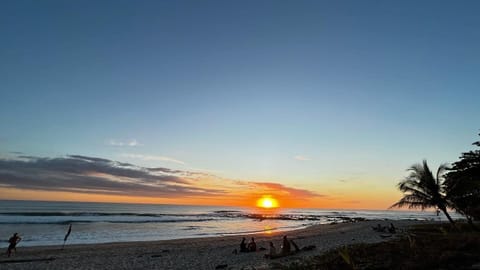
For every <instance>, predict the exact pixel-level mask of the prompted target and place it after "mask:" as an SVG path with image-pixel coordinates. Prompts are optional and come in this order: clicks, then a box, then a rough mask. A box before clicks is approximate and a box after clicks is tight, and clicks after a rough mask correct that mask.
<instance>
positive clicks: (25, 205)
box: [0, 200, 460, 247]
mask: <svg viewBox="0 0 480 270" xmlns="http://www.w3.org/2000/svg"><path fill="white" fill-rule="evenodd" d="M452 216H453V217H454V218H460V216H458V215H455V213H452ZM361 219H367V220H372V219H378V220H386V219H388V220H401V219H402V220H404V219H412V220H446V219H445V217H444V216H443V215H442V214H440V215H439V216H437V215H436V213H435V212H434V211H425V212H413V211H386V210H385V211H373V210H326V209H274V210H263V209H259V208H242V207H231V206H228V207H226V206H187V205H159V204H118V203H89V202H39V201H2V200H0V243H1V244H0V245H2V247H3V246H5V247H6V246H7V244H8V243H7V240H8V239H9V237H10V236H11V235H12V234H13V233H15V232H18V233H19V234H20V236H21V237H22V242H21V245H22V246H44V245H62V244H63V240H64V236H65V234H66V232H67V230H68V227H69V225H70V224H71V225H72V232H71V234H70V236H69V238H68V240H67V243H68V244H91V243H110V242H130V241H152V240H166V239H180V238H195V237H207V236H226V235H246V234H252V233H265V234H269V233H272V232H276V231H288V230H293V229H299V228H304V227H307V226H311V225H315V224H329V223H340V222H348V221H352V220H361ZM387 224H388V223H386V224H385V225H387Z"/></svg>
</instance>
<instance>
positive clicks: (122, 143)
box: [107, 139, 143, 147]
mask: <svg viewBox="0 0 480 270" xmlns="http://www.w3.org/2000/svg"><path fill="white" fill-rule="evenodd" d="M107 144H108V145H110V146H119V147H122V146H129V147H136V146H142V145H143V144H141V143H139V142H138V141H137V140H136V139H131V140H128V141H120V140H115V139H110V140H108V142H107Z"/></svg>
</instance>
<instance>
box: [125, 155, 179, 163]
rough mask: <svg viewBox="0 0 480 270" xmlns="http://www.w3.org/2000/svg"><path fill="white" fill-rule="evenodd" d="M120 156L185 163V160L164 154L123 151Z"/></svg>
mask: <svg viewBox="0 0 480 270" xmlns="http://www.w3.org/2000/svg"><path fill="white" fill-rule="evenodd" d="M120 156H122V157H125V158H135V159H141V160H146V161H165V162H173V163H177V164H182V165H185V162H183V161H181V160H178V159H174V158H171V157H164V156H152V155H141V154H128V153H123V154H121V155H120Z"/></svg>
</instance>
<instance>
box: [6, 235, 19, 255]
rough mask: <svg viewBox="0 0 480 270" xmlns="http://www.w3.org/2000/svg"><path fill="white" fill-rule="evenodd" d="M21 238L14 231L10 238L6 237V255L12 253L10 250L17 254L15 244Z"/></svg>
mask: <svg viewBox="0 0 480 270" xmlns="http://www.w3.org/2000/svg"><path fill="white" fill-rule="evenodd" d="M21 240H22V238H21V237H20V236H19V235H18V233H14V234H13V235H12V237H10V239H8V249H7V255H8V257H10V256H11V255H12V251H15V254H17V244H18V243H19V242H20V241H21Z"/></svg>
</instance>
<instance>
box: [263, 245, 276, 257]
mask: <svg viewBox="0 0 480 270" xmlns="http://www.w3.org/2000/svg"><path fill="white" fill-rule="evenodd" d="M276 256H277V249H276V248H275V246H274V245H273V242H270V251H269V252H268V253H267V254H265V256H264V257H265V258H275V257H276Z"/></svg>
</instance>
